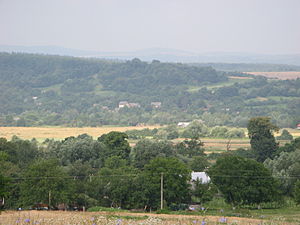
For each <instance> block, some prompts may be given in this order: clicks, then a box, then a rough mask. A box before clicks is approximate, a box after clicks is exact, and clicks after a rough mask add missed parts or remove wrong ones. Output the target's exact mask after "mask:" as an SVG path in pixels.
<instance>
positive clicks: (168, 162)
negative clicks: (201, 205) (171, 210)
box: [139, 158, 191, 209]
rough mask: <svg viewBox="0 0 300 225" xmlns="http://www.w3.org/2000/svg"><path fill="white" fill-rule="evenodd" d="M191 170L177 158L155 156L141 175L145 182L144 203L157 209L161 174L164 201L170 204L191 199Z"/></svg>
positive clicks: (143, 186)
mask: <svg viewBox="0 0 300 225" xmlns="http://www.w3.org/2000/svg"><path fill="white" fill-rule="evenodd" d="M190 172H191V171H190V170H189V169H188V168H187V166H186V165H185V164H184V163H182V162H181V161H180V160H179V159H176V158H155V159H153V160H151V161H150V162H149V164H147V165H145V167H144V171H143V173H142V174H141V176H140V177H139V178H140V180H141V181H142V182H143V185H142V190H143V197H142V198H143V199H145V202H144V204H145V205H147V206H148V207H149V208H152V209H153V208H154V209H157V208H159V205H160V191H161V176H163V189H164V191H163V192H164V201H165V202H166V203H167V205H168V206H169V205H170V204H172V203H174V204H179V203H186V202H188V201H189V199H190V189H189V187H190V184H189V181H190V179H191V173H190Z"/></svg>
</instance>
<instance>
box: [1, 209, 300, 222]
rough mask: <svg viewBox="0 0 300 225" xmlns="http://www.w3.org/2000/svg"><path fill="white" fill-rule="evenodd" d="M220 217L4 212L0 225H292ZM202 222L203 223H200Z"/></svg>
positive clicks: (262, 220) (276, 220)
mask: <svg viewBox="0 0 300 225" xmlns="http://www.w3.org/2000/svg"><path fill="white" fill-rule="evenodd" d="M221 218H222V216H196V215H166V214H150V213H127V212H117V213H116V212H63V211H21V212H19V211H5V212H2V214H1V215H0V225H14V224H17V225H25V224H26V225H27V224H39V225H68V224H69V225H71V224H72V225H73V224H74V225H75V224H76V225H83V224H84V225H100V224H101V225H102V224H105V225H129V224H130V225H135V224H140V225H142V224H143V225H156V224H157V225H158V224H166V225H177V224H178V225H179V224H180V225H185V224H186V225H188V224H191V225H192V224H198V225H200V224H205V225H212V224H232V225H233V224H235V225H246V224H247V225H254V224H255V225H257V224H261V225H264V224H265V225H267V224H272V225H292V224H296V223H291V222H286V221H285V220H283V219H282V218H276V217H274V218H272V219H271V220H266V219H253V218H241V217H225V219H226V222H225V223H221V222H220V219H221ZM203 221H205V222H206V223H203Z"/></svg>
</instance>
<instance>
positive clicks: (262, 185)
mask: <svg viewBox="0 0 300 225" xmlns="http://www.w3.org/2000/svg"><path fill="white" fill-rule="evenodd" d="M208 174H209V176H210V178H211V180H212V183H213V184H215V185H216V186H217V187H218V189H219V190H220V191H221V192H222V193H223V194H224V197H225V200H226V201H227V202H228V203H231V204H233V205H243V204H260V203H262V202H270V201H275V200H277V199H278V197H279V193H278V189H279V188H278V183H277V181H276V180H275V179H274V178H273V177H272V176H271V172H270V171H269V170H268V169H266V168H265V167H264V166H263V164H261V163H259V162H256V161H255V160H252V159H246V158H242V157H239V156H234V155H231V154H226V155H224V156H223V157H221V158H219V159H217V162H216V164H215V165H213V166H212V167H211V168H210V169H209V170H208Z"/></svg>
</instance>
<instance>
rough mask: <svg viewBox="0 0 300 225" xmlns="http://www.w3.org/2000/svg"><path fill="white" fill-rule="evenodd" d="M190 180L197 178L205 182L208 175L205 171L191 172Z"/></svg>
mask: <svg viewBox="0 0 300 225" xmlns="http://www.w3.org/2000/svg"><path fill="white" fill-rule="evenodd" d="M191 175H192V180H191V181H192V182H193V181H197V179H198V180H201V183H202V184H207V183H209V182H210V177H209V176H208V175H207V174H206V173H205V172H194V171H193V172H192V174H191Z"/></svg>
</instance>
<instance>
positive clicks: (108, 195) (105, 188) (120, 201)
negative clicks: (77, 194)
mask: <svg viewBox="0 0 300 225" xmlns="http://www.w3.org/2000/svg"><path fill="white" fill-rule="evenodd" d="M126 164H127V161H126V160H124V159H121V158H120V157H117V156H113V157H111V158H109V159H107V160H106V161H105V167H103V168H101V169H100V170H99V172H98V173H97V174H96V176H95V177H93V178H92V182H91V185H90V189H89V194H90V196H92V198H94V199H97V200H98V203H99V204H100V205H101V206H106V207H121V208H125V209H130V208H135V206H136V205H137V204H138V202H136V201H137V200H138V199H134V198H133V195H134V194H135V191H136V187H137V185H136V179H137V178H136V177H137V176H138V174H139V172H138V171H137V169H135V168H133V167H130V166H127V165H126Z"/></svg>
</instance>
